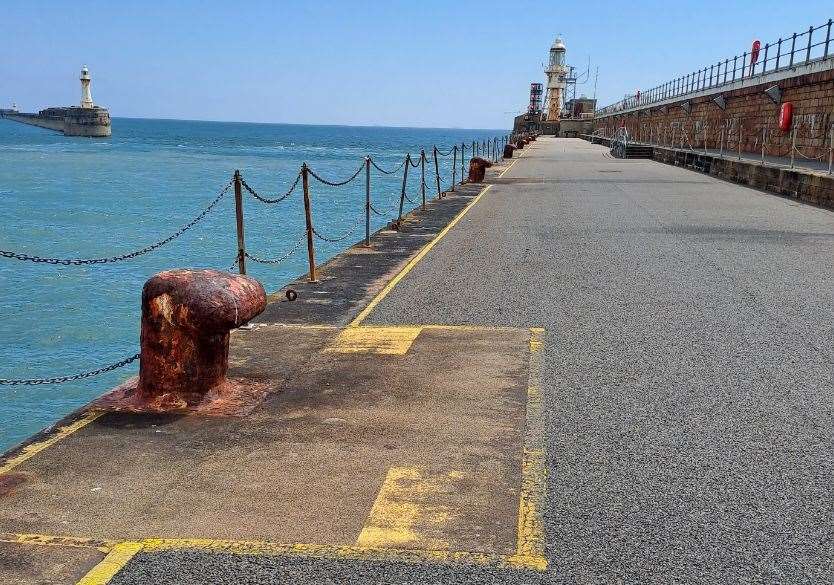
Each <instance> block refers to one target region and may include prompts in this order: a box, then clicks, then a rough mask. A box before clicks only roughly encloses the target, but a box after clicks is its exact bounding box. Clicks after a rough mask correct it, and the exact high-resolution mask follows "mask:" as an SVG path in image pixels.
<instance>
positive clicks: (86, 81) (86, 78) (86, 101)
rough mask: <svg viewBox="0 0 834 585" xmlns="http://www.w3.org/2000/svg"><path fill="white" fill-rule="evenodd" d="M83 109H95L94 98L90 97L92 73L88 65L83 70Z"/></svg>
mask: <svg viewBox="0 0 834 585" xmlns="http://www.w3.org/2000/svg"><path fill="white" fill-rule="evenodd" d="M81 107H82V108H92V107H94V106H93V96H92V95H90V71H89V70H88V69H87V66H86V65H84V66H83V67H82V68H81Z"/></svg>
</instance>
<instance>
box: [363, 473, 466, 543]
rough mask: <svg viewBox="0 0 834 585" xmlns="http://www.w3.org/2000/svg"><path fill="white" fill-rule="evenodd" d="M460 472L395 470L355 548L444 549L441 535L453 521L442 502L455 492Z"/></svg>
mask: <svg viewBox="0 0 834 585" xmlns="http://www.w3.org/2000/svg"><path fill="white" fill-rule="evenodd" d="M461 477H462V474H461V473H459V472H454V471H453V472H451V473H449V474H448V475H428V474H427V473H426V472H425V471H423V470H420V469H418V468H415V467H392V468H391V469H389V470H388V474H387V475H386V476H385V481H384V482H383V484H382V487H381V488H380V490H379V494H377V497H376V501H375V502H374V505H373V508H371V513H370V514H369V515H368V519H367V520H366V521H365V526H364V527H363V528H362V532H361V533H360V534H359V538H357V539H356V544H357V545H359V546H363V547H369V548H388V547H392V548H407V547H416V548H427V549H441V550H442V549H445V548H448V546H449V543H448V542H447V541H446V540H444V539H443V538H439V537H438V535H440V534H443V528H444V526H445V525H446V523H447V522H448V520H449V518H450V517H451V510H450V509H449V507H448V506H445V505H443V504H441V503H439V501H442V500H443V495H444V494H446V493H449V492H450V491H452V490H453V489H454V487H453V483H454V481H455V480H458V479H460V478H461Z"/></svg>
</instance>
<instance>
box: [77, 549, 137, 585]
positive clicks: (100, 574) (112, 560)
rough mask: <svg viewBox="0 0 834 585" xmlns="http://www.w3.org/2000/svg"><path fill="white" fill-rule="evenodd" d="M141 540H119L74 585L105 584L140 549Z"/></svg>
mask: <svg viewBox="0 0 834 585" xmlns="http://www.w3.org/2000/svg"><path fill="white" fill-rule="evenodd" d="M142 547H143V545H142V543H141V542H133V541H125V542H120V543H119V544H117V545H116V546H114V547H113V549H112V550H111V551H110V552H109V553H107V556H106V557H104V558H103V559H102V560H101V562H100V563H99V564H97V565H96V566H95V567H93V568H92V569H90V572H89V573H87V574H86V575H84V576H83V577H82V578H81V580H80V581H79V582H78V583H77V584H76V585H107V583H109V582H110V579H112V578H113V577H114V576H115V575H116V573H118V572H119V571H121V570H122V567H124V566H125V565H126V564H128V563H129V562H130V559H132V558H133V557H134V556H135V555H136V553H138V552H139V551H140V550H142Z"/></svg>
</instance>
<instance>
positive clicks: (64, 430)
mask: <svg viewBox="0 0 834 585" xmlns="http://www.w3.org/2000/svg"><path fill="white" fill-rule="evenodd" d="M102 414H104V413H103V412H101V411H98V412H88V413H86V414H84V415H83V416H82V417H81V418H79V419H78V420H76V421H75V422H72V423H70V424H68V425H66V426H63V427H59V428H57V429H55V431H54V432H52V433H49V435H48V436H47V437H46V438H45V439H43V440H41V441H36V442H34V443H30V444H29V445H26V446H25V447H23V449H21V451H20V452H19V453H18V454H17V455H13V456H12V457H10V458H8V459H6V461H5V462H4V463H3V464H2V465H0V475H3V474H4V473H6V472H8V471H10V470H12V469H14V468H15V467H17V466H18V465H20V464H21V463H23V462H25V461H28V460H29V459H31V458H32V457H34V456H35V455H37V454H38V453H40V452H41V451H43V450H44V449H47V448H48V447H51V446H52V445H54V444H55V443H57V442H58V441H60V440H61V439H64V438H66V437H68V436H70V435H71V434H73V433H74V432H75V431H77V430H78V429H82V428H84V427H86V426H87V425H88V424H90V423H91V422H93V421H94V420H96V419H97V418H98V417H100V416H101V415H102Z"/></svg>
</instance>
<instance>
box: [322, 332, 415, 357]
mask: <svg viewBox="0 0 834 585" xmlns="http://www.w3.org/2000/svg"><path fill="white" fill-rule="evenodd" d="M422 329H423V328H422V327H347V328H346V329H342V331H341V332H339V335H338V336H336V339H335V340H334V342H333V343H332V344H331V345H330V346H328V347H327V348H325V350H324V351H325V353H375V354H382V355H405V354H406V353H407V352H408V350H409V349H410V348H411V345H412V344H413V343H414V340H415V339H417V336H418V335H420V331H422Z"/></svg>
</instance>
